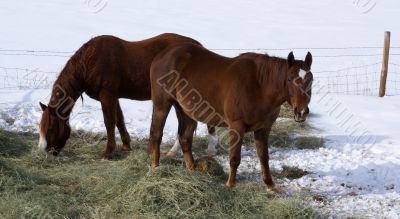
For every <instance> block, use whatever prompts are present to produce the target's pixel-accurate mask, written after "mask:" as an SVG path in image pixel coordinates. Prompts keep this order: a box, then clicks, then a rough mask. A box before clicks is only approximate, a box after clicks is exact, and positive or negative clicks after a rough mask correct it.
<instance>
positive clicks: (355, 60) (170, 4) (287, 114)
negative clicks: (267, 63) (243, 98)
mask: <svg viewBox="0 0 400 219" xmlns="http://www.w3.org/2000/svg"><path fill="white" fill-rule="evenodd" d="M399 20H400V3H399V2H398V1H397V0H387V1H378V0H355V1H353V0H339V1H333V0H327V1H318V0H309V1H294V0H282V1H259V0H256V1H244V0H238V1H227V0H221V1H211V0H203V1H183V0H172V1H154V0H149V1H128V0H120V1H111V0H78V1H67V0H60V1H50V0H42V1H22V0H16V1H11V0H3V1H0V27H1V28H2V31H1V34H0V218H18V217H19V218H173V217H179V218H206V217H207V218H208V217H213V218H222V217H228V218H321V217H322V218H325V217H330V218H347V217H355V218H399V217H400V179H399V176H400V127H399V125H400V37H399V35H400V33H399V32H398V30H400V23H399V22H398V21H399ZM385 31H391V46H390V58H389V65H388V78H387V87H386V96H385V97H383V98H380V97H378V91H379V81H380V75H381V67H382V55H383V52H382V51H383V39H384V38H383V36H384V32H385ZM164 32H173V33H178V34H182V35H186V36H189V37H192V38H194V39H196V40H198V41H200V42H201V43H202V44H203V45H204V46H205V47H206V48H208V49H210V50H212V51H214V52H217V53H219V54H222V55H225V56H236V55H238V54H239V53H243V52H259V53H268V54H271V55H276V56H281V57H287V54H288V53H289V52H290V51H294V54H295V55H296V58H299V59H303V58H304V56H305V55H306V53H307V51H310V52H311V53H312V54H313V57H314V61H313V68H312V72H313V74H314V87H313V95H312V101H311V104H310V111H311V113H310V116H309V117H308V119H307V121H306V123H304V124H298V123H295V122H294V121H293V119H292V115H291V110H290V109H288V108H283V110H282V112H281V116H280V118H278V120H277V122H276V124H275V125H274V128H273V131H272V134H271V139H270V159H271V160H270V165H271V167H272V170H273V176H274V179H275V181H276V183H277V184H278V185H279V186H280V187H281V188H282V189H283V190H284V192H283V193H282V194H267V192H266V191H265V186H264V185H263V184H262V182H260V166H259V161H258V158H257V156H256V152H255V147H254V145H253V142H252V136H251V135H246V140H245V142H244V145H243V149H242V162H241V165H240V167H239V174H238V186H237V187H236V188H235V189H234V190H233V191H228V190H226V188H225V187H224V186H223V184H224V182H225V181H226V178H227V176H226V171H227V170H228V168H229V161H228V156H229V155H228V152H227V149H228V146H227V145H224V144H223V143H221V145H219V146H218V155H217V156H216V157H214V158H207V157H206V156H205V154H204V149H205V148H206V145H207V138H206V137H205V136H206V133H207V131H206V126H205V125H203V124H201V125H199V127H198V130H197V132H196V139H195V143H194V154H195V157H196V159H197V160H198V171H195V172H189V171H186V170H185V168H184V164H183V163H182V160H181V159H180V158H179V157H178V159H171V158H166V157H165V156H164V155H163V158H162V162H161V167H160V168H159V169H157V170H152V169H151V166H150V160H149V157H148V155H147V153H146V152H145V148H146V147H147V138H148V135H149V127H150V121H151V112H152V108H151V102H150V101H144V102H139V101H131V100H125V99H123V100H121V105H122V110H123V112H124V115H125V121H126V124H127V128H128V131H129V132H130V134H131V136H132V138H133V139H134V141H133V142H132V146H134V150H133V151H132V152H131V153H129V154H123V153H120V152H118V151H117V152H115V155H114V158H113V160H111V161H101V160H100V154H101V151H102V150H103V149H104V147H105V146H104V145H105V142H106V139H105V137H104V132H105V128H104V124H103V120H102V118H103V117H102V112H101V107H100V103H99V102H96V101H94V100H91V99H90V98H89V97H87V96H85V95H84V102H83V103H81V102H80V101H78V102H77V103H76V106H75V108H74V110H73V113H72V116H71V121H70V122H71V123H70V124H71V127H72V129H73V134H72V137H71V139H70V140H69V141H68V143H67V145H66V148H65V150H64V152H63V153H62V154H61V155H60V156H58V157H53V156H51V155H44V154H41V153H38V151H37V143H38V123H39V120H40V117H41V109H40V107H39V104H38V102H39V101H42V102H44V103H47V102H48V101H49V95H50V91H51V86H52V83H53V82H54V80H55V78H56V77H57V75H58V73H59V72H60V70H61V69H62V67H63V66H64V65H65V63H66V61H67V60H68V59H69V57H70V56H71V55H72V54H73V53H74V51H76V50H77V49H78V48H79V47H80V46H81V45H82V44H83V43H84V42H86V41H88V40H89V39H90V38H92V37H94V36H97V35H103V34H110V35H115V36H118V37H120V38H123V39H126V40H132V41H133V40H141V39H145V38H149V37H152V36H155V35H158V34H160V33H164ZM176 132H177V121H176V118H175V113H174V112H171V113H170V116H169V117H168V120H167V124H166V128H165V133H164V138H163V144H162V151H163V152H167V151H168V150H169V148H170V147H171V146H172V144H173V141H174V139H175V136H176ZM119 144H120V143H119Z"/></svg>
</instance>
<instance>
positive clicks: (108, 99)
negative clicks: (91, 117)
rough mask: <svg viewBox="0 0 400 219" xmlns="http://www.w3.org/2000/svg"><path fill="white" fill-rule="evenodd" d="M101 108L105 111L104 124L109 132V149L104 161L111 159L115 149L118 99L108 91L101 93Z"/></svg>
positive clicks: (104, 155) (104, 154)
mask: <svg viewBox="0 0 400 219" xmlns="http://www.w3.org/2000/svg"><path fill="white" fill-rule="evenodd" d="M99 96H100V98H99V99H100V102H101V108H102V110H103V117H104V124H105V126H106V130H107V148H106V150H105V152H104V153H103V158H104V159H110V158H111V154H112V152H113V151H114V149H115V145H116V143H115V125H116V115H117V102H118V100H117V98H116V97H115V96H114V95H112V94H111V93H110V92H108V91H102V92H100V95H99Z"/></svg>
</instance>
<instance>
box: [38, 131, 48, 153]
mask: <svg viewBox="0 0 400 219" xmlns="http://www.w3.org/2000/svg"><path fill="white" fill-rule="evenodd" d="M38 147H39V150H40V151H46V148H47V141H46V137H45V136H44V135H43V133H42V132H40V137H39V145H38Z"/></svg>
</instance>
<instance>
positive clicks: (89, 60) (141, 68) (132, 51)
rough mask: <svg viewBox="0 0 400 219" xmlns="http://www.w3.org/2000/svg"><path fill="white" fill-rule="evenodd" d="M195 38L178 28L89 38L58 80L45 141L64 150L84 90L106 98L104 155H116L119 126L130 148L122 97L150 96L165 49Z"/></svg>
mask: <svg viewBox="0 0 400 219" xmlns="http://www.w3.org/2000/svg"><path fill="white" fill-rule="evenodd" d="M180 43H193V44H196V45H199V46H201V44H200V43H199V42H197V41H196V40H194V39H191V38H188V37H185V36H180V35H177V34H170V33H166V34H161V35H159V36H156V37H153V38H150V39H146V40H143V41H136V42H128V41H125V40H122V39H119V38H117V37H114V36H98V37H95V38H93V39H91V40H89V41H88V42H87V43H85V44H84V45H83V46H82V47H81V48H80V49H79V50H78V51H77V52H76V53H75V54H74V55H73V56H72V57H71V58H70V60H69V61H68V62H67V64H66V65H65V67H64V69H63V70H62V71H61V73H60V75H59V76H58V78H57V80H56V81H55V83H54V85H53V89H52V93H51V99H50V102H49V104H48V106H46V105H44V104H42V103H40V106H41V108H42V110H43V114H42V119H41V122H40V140H39V147H40V148H41V149H43V150H46V151H52V152H53V154H58V153H59V152H60V150H61V149H62V148H63V147H64V145H65V143H66V141H67V139H68V138H69V135H70V131H71V129H70V127H69V125H68V122H69V115H70V113H71V111H72V108H73V106H74V103H75V101H76V100H77V99H78V98H79V96H81V95H82V93H83V92H86V94H87V95H88V96H89V97H91V98H93V99H96V100H99V101H100V102H101V107H102V110H103V116H104V123H105V126H106V129H107V139H108V142H107V148H106V150H105V152H104V154H103V157H104V158H110V155H111V153H112V152H113V150H114V148H115V146H116V143H115V126H117V128H118V130H119V132H120V134H121V138H122V142H123V147H122V149H123V150H130V136H129V134H128V131H127V130H126V127H125V123H124V116H123V114H122V111H121V107H120V104H119V101H118V98H128V99H133V100H149V99H150V98H151V93H150V92H151V90H150V76H149V72H150V65H151V63H152V61H153V59H154V57H155V56H156V55H157V54H159V53H160V52H162V51H163V50H165V49H167V48H169V47H172V46H174V45H178V44H180Z"/></svg>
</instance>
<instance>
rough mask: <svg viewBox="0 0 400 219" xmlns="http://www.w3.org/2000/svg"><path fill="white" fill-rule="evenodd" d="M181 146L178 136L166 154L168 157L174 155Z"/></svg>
mask: <svg viewBox="0 0 400 219" xmlns="http://www.w3.org/2000/svg"><path fill="white" fill-rule="evenodd" d="M180 148H181V146H180V144H179V139H178V137H177V138H176V140H175V144H174V146H172V148H171V149H170V150H169V151H168V153H167V156H169V157H176V155H177V153H178V150H179V149H180Z"/></svg>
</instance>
